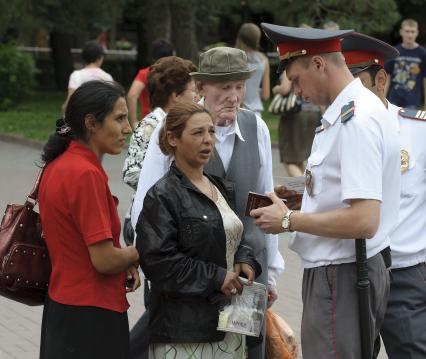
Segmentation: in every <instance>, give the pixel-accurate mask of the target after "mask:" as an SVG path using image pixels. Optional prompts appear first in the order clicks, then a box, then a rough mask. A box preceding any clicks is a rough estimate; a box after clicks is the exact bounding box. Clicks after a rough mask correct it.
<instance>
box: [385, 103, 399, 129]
mask: <svg viewBox="0 0 426 359" xmlns="http://www.w3.org/2000/svg"><path fill="white" fill-rule="evenodd" d="M386 101H387V100H386ZM387 103H388V108H387V111H388V113H389V114H390V115H391V116H390V118H389V119H388V120H390V121H393V122H394V125H395V127H396V130H397V131H398V133H399V132H401V126H400V125H399V110H400V109H401V107H398V106H396V105H394V104H393V103H390V102H389V101H387Z"/></svg>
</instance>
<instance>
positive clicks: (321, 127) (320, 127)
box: [315, 125, 325, 133]
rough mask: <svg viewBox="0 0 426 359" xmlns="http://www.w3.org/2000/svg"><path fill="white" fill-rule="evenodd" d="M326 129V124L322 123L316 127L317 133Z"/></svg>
mask: <svg viewBox="0 0 426 359" xmlns="http://www.w3.org/2000/svg"><path fill="white" fill-rule="evenodd" d="M324 130H325V128H324V126H323V125H321V126H318V127H317V128H316V129H315V133H320V132H322V131H324Z"/></svg>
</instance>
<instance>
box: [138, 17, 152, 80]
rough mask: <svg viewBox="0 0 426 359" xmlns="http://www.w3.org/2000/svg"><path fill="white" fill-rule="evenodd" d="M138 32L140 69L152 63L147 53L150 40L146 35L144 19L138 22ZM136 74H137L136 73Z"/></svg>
mask: <svg viewBox="0 0 426 359" xmlns="http://www.w3.org/2000/svg"><path fill="white" fill-rule="evenodd" d="M137 34H138V37H137V39H138V47H137V50H138V55H137V58H136V66H137V68H138V69H140V68H142V67H146V66H148V65H149V64H150V62H149V59H148V56H147V53H148V41H147V39H146V36H145V27H144V24H143V21H139V22H138V23H137ZM135 76H136V74H135Z"/></svg>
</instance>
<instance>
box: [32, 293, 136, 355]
mask: <svg viewBox="0 0 426 359" xmlns="http://www.w3.org/2000/svg"><path fill="white" fill-rule="evenodd" d="M59 358H60V359H77V358H78V359H128V358H129V322H128V318H127V312H124V313H117V312H114V311H112V310H107V309H102V308H96V307H78V306H73V305H65V304H60V303H57V302H55V301H53V300H51V299H50V298H47V299H46V303H45V305H44V310H43V321H42V326H41V343H40V359H59Z"/></svg>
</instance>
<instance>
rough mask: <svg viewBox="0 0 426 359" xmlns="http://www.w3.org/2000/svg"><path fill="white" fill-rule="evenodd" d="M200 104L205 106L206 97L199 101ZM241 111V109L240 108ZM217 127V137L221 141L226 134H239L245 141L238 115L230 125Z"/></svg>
mask: <svg viewBox="0 0 426 359" xmlns="http://www.w3.org/2000/svg"><path fill="white" fill-rule="evenodd" d="M198 104H199V105H201V106H204V97H203V98H202V99H201V100H200V101H198ZM240 111H241V110H240ZM215 128H216V138H217V139H218V140H219V141H221V140H223V139H224V138H225V137H226V136H230V135H234V134H235V135H237V136H238V138H239V139H240V140H241V141H243V142H244V141H245V140H244V137H243V135H242V133H241V130H240V126H239V125H238V121H237V116H235V120H234V121H233V122H232V123H231V124H230V125H229V126H217V125H216V126H215Z"/></svg>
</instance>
